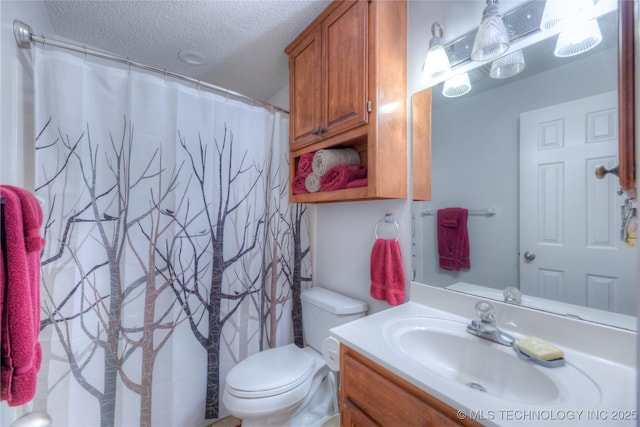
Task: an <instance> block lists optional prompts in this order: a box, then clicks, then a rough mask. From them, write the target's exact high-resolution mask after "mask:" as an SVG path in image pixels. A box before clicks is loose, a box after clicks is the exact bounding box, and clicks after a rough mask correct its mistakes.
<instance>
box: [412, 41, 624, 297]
mask: <svg viewBox="0 0 640 427" xmlns="http://www.w3.org/2000/svg"><path fill="white" fill-rule="evenodd" d="M616 61H617V49H615V48H613V49H609V50H607V51H605V52H603V53H602V54H597V55H593V56H585V57H582V58H580V59H577V60H575V61H573V62H570V63H567V64H565V65H563V66H561V67H558V68H555V69H553V70H549V71H546V72H543V73H539V74H536V75H533V76H531V77H528V78H525V79H522V80H517V81H514V82H512V83H509V82H508V81H505V82H504V83H505V84H503V85H501V86H499V87H498V88H496V89H494V90H492V91H489V92H486V93H483V94H478V95H476V94H474V92H473V89H472V90H471V92H470V93H469V94H468V95H465V96H464V97H460V98H456V99H455V100H446V101H445V102H444V103H443V104H442V105H441V106H439V107H437V108H434V110H433V113H432V118H433V128H432V156H433V157H432V162H433V167H432V177H433V188H432V191H433V192H432V196H433V201H432V202H425V203H421V204H420V205H422V206H423V208H425V209H427V208H428V209H438V208H443V207H451V206H462V207H466V208H470V209H486V208H494V209H496V210H497V212H498V214H497V215H496V216H494V217H484V216H470V217H469V219H468V221H467V224H468V229H469V240H470V258H471V269H470V270H468V271H461V272H457V273H456V272H450V271H446V270H440V269H439V268H438V264H437V245H436V243H435V242H436V219H435V217H434V216H430V217H420V216H418V217H417V218H418V219H417V220H416V221H417V226H416V228H417V229H418V230H419V229H420V226H423V227H424V231H423V232H422V233H418V235H419V236H420V235H421V236H423V237H424V241H423V242H422V244H420V243H418V244H417V245H418V250H417V252H418V254H421V255H422V256H421V257H419V262H418V266H419V267H420V268H418V279H419V280H417V281H419V282H422V283H429V284H438V285H442V286H446V285H450V284H452V283H455V282H459V281H463V282H469V283H474V284H478V285H483V286H488V287H494V288H498V289H504V288H505V287H507V286H516V287H517V286H518V283H519V273H518V265H519V256H518V252H519V247H518V234H519V225H518V224H519V221H518V218H519V207H518V206H519V202H518V194H519V190H518V185H519V182H518V179H519V178H518V177H519V167H518V164H519V143H518V141H519V116H520V113H522V112H526V111H531V110H535V109H538V108H542V107H545V106H550V105H554V104H559V103H563V102H568V101H572V100H575V99H578V98H582V97H586V96H590V95H595V94H599V93H603V92H609V91H615V90H616V89H617V75H616V73H615V72H612V70H611V67H610V64H612V63H613V64H615V63H616ZM584 70H589V72H584ZM435 90H442V87H441V85H438V86H436V87H434V91H435ZM421 249H422V250H421Z"/></svg>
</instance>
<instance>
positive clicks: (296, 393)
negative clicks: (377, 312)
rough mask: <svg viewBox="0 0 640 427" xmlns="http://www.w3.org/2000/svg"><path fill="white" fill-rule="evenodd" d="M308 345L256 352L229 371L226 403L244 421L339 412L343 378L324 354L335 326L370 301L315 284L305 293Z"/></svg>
mask: <svg viewBox="0 0 640 427" xmlns="http://www.w3.org/2000/svg"><path fill="white" fill-rule="evenodd" d="M301 299H302V324H303V333H304V337H305V341H306V344H307V346H306V347H305V348H299V347H297V346H296V345H295V344H288V345H285V346H282V347H277V348H272V349H269V350H264V351H261V352H259V353H256V354H253V355H251V356H249V357H247V358H246V359H244V360H243V361H241V362H240V363H238V364H237V365H236V366H234V367H233V368H231V370H230V371H229V373H228V374H227V378H226V381H225V387H224V392H223V394H222V403H223V404H224V406H225V407H226V408H227V410H228V411H229V412H230V413H231V415H233V416H235V417H237V418H240V419H241V420H242V427H255V426H282V427H284V426H290V427H295V426H300V427H302V426H304V427H316V426H318V427H319V426H321V425H322V424H323V423H324V422H325V421H327V420H328V419H329V418H331V417H332V416H333V415H334V414H336V413H337V412H338V408H337V407H336V406H337V380H336V377H335V375H334V374H333V372H332V371H331V370H330V369H329V367H328V366H327V364H326V362H325V359H324V357H323V356H322V354H321V351H322V342H323V341H324V340H325V339H326V338H328V337H329V329H331V328H333V327H335V326H338V325H342V324H344V323H346V322H350V321H352V320H355V319H358V318H360V317H363V316H364V315H365V313H366V310H367V304H366V303H365V302H362V301H359V300H357V299H354V298H351V297H348V296H345V295H342V294H339V293H336V292H333V291H330V290H328V289H324V288H320V287H317V286H316V287H313V288H309V289H305V290H303V291H302V293H301Z"/></svg>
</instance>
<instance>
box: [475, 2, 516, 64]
mask: <svg viewBox="0 0 640 427" xmlns="http://www.w3.org/2000/svg"><path fill="white" fill-rule="evenodd" d="M507 49H509V34H508V33H507V29H506V27H505V25H504V22H502V17H501V16H500V10H499V9H498V0H487V7H485V9H484V11H483V12H482V21H480V27H479V28H478V33H477V34H476V38H475V41H474V42H473V50H472V51H471V59H472V60H474V61H489V60H491V59H494V58H497V57H499V56H500V55H502V54H503V53H505V52H506V51H507Z"/></svg>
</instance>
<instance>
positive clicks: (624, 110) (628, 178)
mask: <svg viewBox="0 0 640 427" xmlns="http://www.w3.org/2000/svg"><path fill="white" fill-rule="evenodd" d="M635 3H636V2H635V1H630V0H619V1H618V31H619V33H618V122H619V156H620V164H619V174H620V186H621V187H622V189H623V190H625V191H626V192H627V193H628V194H629V196H630V197H632V198H635V186H636V182H635V181H636V176H635V175H636V171H635V158H636V152H635V146H636V135H635V65H634V60H635V54H634V37H635V24H634V20H635V13H634V4H635Z"/></svg>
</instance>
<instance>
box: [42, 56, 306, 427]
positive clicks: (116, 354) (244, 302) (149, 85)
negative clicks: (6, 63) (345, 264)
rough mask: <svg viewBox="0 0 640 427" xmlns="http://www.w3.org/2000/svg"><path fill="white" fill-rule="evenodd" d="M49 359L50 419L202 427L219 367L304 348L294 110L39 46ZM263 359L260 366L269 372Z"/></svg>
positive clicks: (45, 368)
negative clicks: (293, 190) (291, 127)
mask: <svg viewBox="0 0 640 427" xmlns="http://www.w3.org/2000/svg"><path fill="white" fill-rule="evenodd" d="M34 51H35V52H34V56H35V57H36V59H35V61H36V62H35V69H34V73H35V75H34V85H35V93H36V97H35V98H36V99H35V111H36V116H35V123H36V174H37V178H36V182H37V185H36V187H37V188H36V195H37V196H39V197H41V199H42V200H43V201H44V202H43V211H44V217H45V220H44V225H43V228H44V229H43V234H44V236H45V238H46V241H47V244H46V247H45V249H44V250H43V252H42V255H41V264H42V291H41V295H42V297H41V298H42V300H41V303H42V322H41V332H40V341H41V343H42V348H43V363H42V368H41V371H40V375H39V377H38V392H37V395H36V399H35V400H34V409H35V410H44V411H47V412H48V413H49V414H50V415H51V416H52V418H53V423H54V425H60V426H62V425H64V426H82V427H86V426H134V425H140V426H196V425H200V424H201V422H202V420H203V419H205V418H206V419H212V418H216V417H220V416H223V415H225V414H226V410H225V408H223V407H222V406H221V400H220V396H221V393H222V390H223V387H224V378H225V375H226V372H228V370H229V369H230V368H231V367H232V366H233V365H235V364H236V363H237V362H239V361H240V360H242V359H244V358H245V357H247V356H248V355H250V354H252V353H254V352H257V351H259V350H261V349H264V348H269V347H274V346H278V345H282V344H285V343H289V342H291V341H292V340H293V341H295V342H296V343H297V344H298V345H302V332H301V331H302V330H301V321H302V320H301V316H300V289H301V287H302V286H305V282H306V281H308V280H309V275H310V273H309V272H310V260H309V256H308V254H309V242H308V238H307V233H306V225H305V208H304V206H303V205H292V204H289V203H288V191H287V173H288V166H287V161H288V146H287V139H288V117H287V115H286V114H285V115H283V114H280V113H273V112H270V111H268V110H266V109H265V108H262V107H257V106H251V105H248V104H245V103H242V102H239V101H235V100H231V99H227V98H225V97H223V96H219V95H214V94H211V93H208V92H204V91H200V90H198V88H190V87H186V86H184V85H182V84H179V83H176V82H174V81H171V80H167V79H165V78H163V77H162V76H160V77H158V76H152V75H148V74H146V73H140V72H136V71H132V70H130V69H127V68H126V67H124V68H118V67H116V66H114V65H113V64H105V63H100V62H97V61H96V62H92V61H91V60H90V59H88V58H84V57H81V56H77V55H74V54H70V53H66V52H62V51H57V50H51V49H49V48H47V50H43V49H40V48H37V49H34ZM268 368H269V367H265V369H268Z"/></svg>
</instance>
